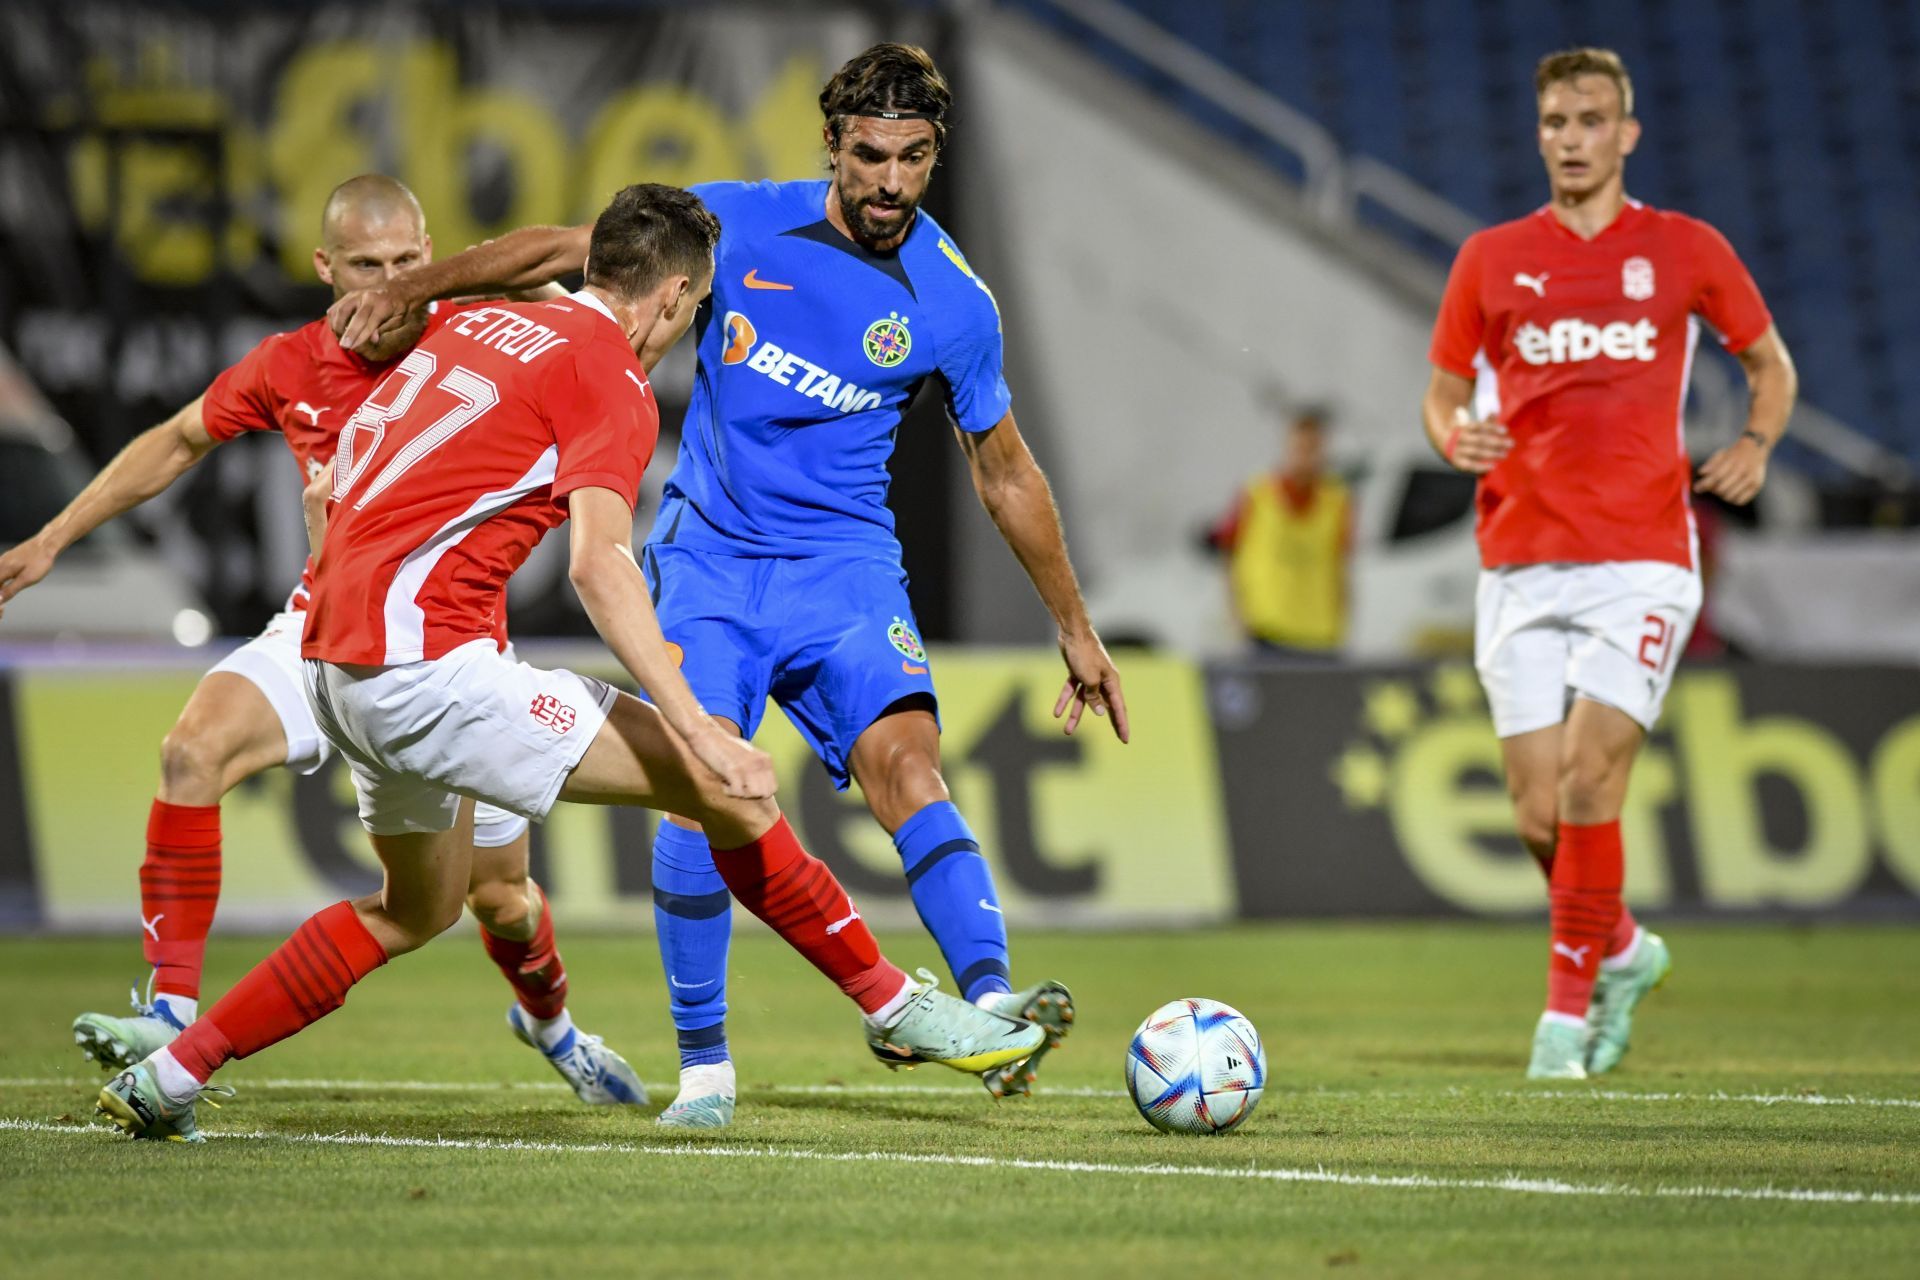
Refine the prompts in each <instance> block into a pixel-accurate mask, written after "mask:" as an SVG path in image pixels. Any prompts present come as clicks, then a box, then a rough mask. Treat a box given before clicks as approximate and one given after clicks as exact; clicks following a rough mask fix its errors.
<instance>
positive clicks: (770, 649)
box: [641, 543, 937, 790]
mask: <svg viewBox="0 0 1920 1280" xmlns="http://www.w3.org/2000/svg"><path fill="white" fill-rule="evenodd" d="M641 567H642V569H643V570H644V571H645V573H646V575H647V584H648V586H649V587H650V588H651V589H652V592H653V602H654V609H655V611H656V612H657V613H658V614H659V616H660V629H661V631H662V632H664V633H665V635H666V638H667V640H668V641H669V642H671V643H672V644H674V645H677V646H678V647H679V649H680V651H681V655H682V656H681V671H682V673H683V674H685V676H686V678H687V684H688V685H689V686H690V687H691V688H692V690H693V694H694V696H695V697H696V698H698V699H699V700H700V704H701V705H702V706H704V707H705V708H706V709H707V712H708V714H710V715H716V716H725V717H726V718H727V719H729V720H731V721H733V722H734V723H735V724H737V725H739V726H740V728H741V729H742V730H743V731H745V733H746V735H747V736H748V737H749V738H751V737H752V736H753V735H754V732H755V731H756V730H757V729H758V728H759V727H760V718H761V716H763V715H764V714H765V713H766V706H767V699H768V698H772V699H773V700H774V701H775V702H777V703H778V704H779V705H780V709H781V710H782V711H784V712H786V715H787V719H788V720H790V721H792V722H793V727H794V728H795V729H797V730H799V732H800V736H801V737H803V738H805V739H806V740H807V745H808V746H810V747H812V748H813V753H814V754H815V755H817V756H819V757H820V762H821V763H822V764H824V765H826V767H827V772H828V773H829V774H830V775H832V777H833V784H834V786H836V787H838V788H840V789H841V790H845V789H846V786H847V781H848V777H849V774H848V759H849V756H850V755H851V753H852V751H853V743H854V739H856V738H858V737H859V736H860V735H861V734H862V733H863V732H865V731H866V729H867V727H868V726H869V725H871V724H872V723H873V722H874V721H875V720H878V719H879V718H880V717H881V715H882V714H883V713H885V711H886V710H887V708H888V707H890V706H892V705H893V704H894V703H896V702H898V701H900V700H901V699H902V698H906V697H909V696H911V695H914V694H921V695H924V696H925V697H926V698H928V699H929V700H931V699H932V698H933V674H932V672H931V670H930V664H929V663H928V661H927V651H926V648H925V646H924V645H923V644H922V643H921V641H920V628H919V626H918V624H916V623H915V622H914V619H913V606H912V604H911V603H909V601H908V599H907V575H906V573H905V571H904V570H902V569H901V567H900V563H899V561H897V560H895V559H892V558H891V557H887V556H871V555H858V554H852V555H847V554H841V555H821V556H808V557H805V558H799V559H779V558H772V557H765V558H753V557H746V556H729V555H717V554H715V553H713V552H708V551H699V550H695V549H693V548H691V547H681V546H675V545H673V544H671V543H649V544H648V545H647V547H646V549H645V550H644V551H643V552H642V554H641ZM936 714H937V710H936Z"/></svg>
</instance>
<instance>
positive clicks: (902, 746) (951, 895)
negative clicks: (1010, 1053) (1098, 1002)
mask: <svg viewBox="0 0 1920 1280" xmlns="http://www.w3.org/2000/svg"><path fill="white" fill-rule="evenodd" d="M923 701H924V699H914V700H912V701H911V702H908V703H903V704H895V708H894V709H893V710H891V711H890V712H889V713H888V714H886V715H883V716H881V717H880V718H879V719H878V720H875V721H874V722H873V723H872V724H871V725H868V726H867V728H866V729H865V731H863V732H862V733H861V734H860V736H859V737H858V738H856V739H855V740H854V744H853V750H852V752H850V753H849V755H848V761H847V763H848V770H849V772H851V773H852V774H853V777H854V780H855V781H857V782H858V783H859V784H860V790H861V793H862V794H863V795H865V796H866V799H867V807H868V808H869V809H870V810H872V812H873V816H874V820H875V821H877V822H878V823H879V824H880V825H881V826H882V827H884V828H885V829H886V832H887V834H888V835H890V836H892V837H893V839H894V845H895V847H896V848H897V849H898V850H899V852H900V860H901V865H902V866H903V868H904V869H905V871H906V874H907V883H908V886H909V888H910V890H911V892H912V895H913V904H914V907H915V908H916V909H917V910H918V911H919V913H920V920H921V923H923V924H924V925H925V926H926V928H927V932H928V933H930V934H932V935H933V938H934V941H935V942H937V943H939V945H940V951H941V953H942V955H943V956H944V957H945V958H946V961H947V968H948V971H949V972H951V973H952V974H953V979H954V982H955V984H956V985H957V986H958V987H959V988H960V993H961V995H962V996H964V997H966V998H967V999H969V1000H972V1001H973V1002H974V1003H976V1004H978V1005H980V1006H981V1007H982V1008H985V1009H990V1010H993V1011H994V1012H997V1013H1003V1014H1006V1015H1008V1016H1009V1017H1015V1018H1022V1019H1025V1020H1027V1021H1030V1022H1034V1023H1037V1024H1039V1025H1041V1026H1042V1027H1044V1028H1045V1029H1046V1032H1047V1039H1046V1041H1045V1042H1044V1043H1043V1044H1041V1046H1040V1047H1039V1048H1038V1049H1037V1050H1036V1051H1035V1052H1034V1055H1033V1056H1032V1057H1031V1058H1028V1059H1026V1060H1025V1061H1023V1062H1016V1063H1009V1064H1008V1065H1007V1066H1005V1067H1002V1068H1000V1069H999V1070H997V1071H989V1072H987V1073H986V1074H985V1075H984V1076H982V1077H981V1078H982V1079H983V1080H984V1081H985V1083H986V1086H987V1090H988V1091H989V1092H990V1093H992V1094H993V1095H994V1096H995V1097H1005V1096H1007V1095H1009V1094H1017V1095H1025V1094H1030V1093H1031V1092H1032V1090H1033V1083H1034V1080H1035V1079H1036V1078H1037V1075H1038V1070H1039V1066H1040V1062H1041V1059H1043V1058H1044V1057H1045V1056H1046V1054H1047V1053H1048V1051H1049V1050H1052V1049H1056V1048H1058V1047H1059V1046H1060V1044H1061V1043H1062V1042H1063V1041H1064V1040H1065V1039H1066V1035H1067V1032H1068V1030H1069V1029H1070V1028H1071V1026H1072V1023H1073V1016H1074V1011H1073V996H1072V994H1071V993H1070V992H1069V991H1068V990H1067V988H1066V985H1065V984H1064V983H1061V982H1056V981H1051V980H1049V981H1045V982H1041V983H1040V984H1038V985H1037V986H1034V987H1031V988H1028V989H1027V990H1024V991H1017V992H1016V991H1014V990H1012V983H1011V982H1010V981H1009V973H1008V956H1007V930H1006V919H1005V917H1004V916H1003V915H1002V914H1001V910H1000V898H999V894H998V893H997V891H996V890H995V888H994V884H993V873H992V872H991V870H989V868H988V866H987V862H986V859H985V858H984V857H982V856H981V853H980V845H979V842H978V841H977V840H976V839H975V838H974V835H973V832H972V831H971V830H970V829H969V828H968V827H967V824H966V821H965V819H963V818H962V817H961V816H960V812H959V810H958V809H956V808H955V807H954V805H953V797H952V794H951V793H950V792H949V791H948V790H947V783H946V779H945V778H944V777H943V776H942V775H941V771H940V726H939V723H938V722H937V721H936V720H935V719H934V716H933V712H932V710H931V709H930V708H928V707H926V706H924V705H921V704H922V702H923Z"/></svg>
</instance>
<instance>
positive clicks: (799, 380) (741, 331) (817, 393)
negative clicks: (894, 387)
mask: <svg viewBox="0 0 1920 1280" xmlns="http://www.w3.org/2000/svg"><path fill="white" fill-rule="evenodd" d="M725 323H726V333H725V341H726V349H725V350H724V351H723V352H722V353H721V355H720V363H721V364H723V365H729V364H744V365H746V367H747V368H749V369H751V370H753V371H754V372H755V373H758V374H761V375H763V376H765V377H767V378H769V379H771V380H772V381H774V382H777V383H779V384H780V385H781V386H783V387H788V388H791V389H792V390H793V391H794V392H795V393H796V394H798V395H803V396H806V397H808V398H809V399H813V400H818V401H819V402H820V403H821V404H823V405H825V406H826V407H827V408H829V409H833V410H837V411H839V412H840V413H843V414H845V413H865V412H866V411H867V410H869V409H877V408H879V407H880V401H881V400H882V398H883V397H882V396H881V394H880V393H879V392H878V391H869V390H867V389H866V388H865V387H863V386H860V385H859V384H858V383H856V382H854V381H853V380H852V379H851V378H843V377H841V376H840V375H839V374H837V373H834V372H832V371H831V370H829V369H827V368H826V366H824V365H819V364H815V363H814V362H813V361H811V360H809V359H807V358H806V357H805V356H802V355H800V354H799V353H797V352H793V351H788V350H786V349H785V348H783V347H781V346H780V345H778V344H777V343H773V342H761V341H760V340H759V339H760V335H759V332H758V331H757V330H756V329H755V328H754V327H753V321H751V320H749V319H747V317H746V316H744V315H742V314H741V313H740V312H738V311H729V312H727V316H726V321H725Z"/></svg>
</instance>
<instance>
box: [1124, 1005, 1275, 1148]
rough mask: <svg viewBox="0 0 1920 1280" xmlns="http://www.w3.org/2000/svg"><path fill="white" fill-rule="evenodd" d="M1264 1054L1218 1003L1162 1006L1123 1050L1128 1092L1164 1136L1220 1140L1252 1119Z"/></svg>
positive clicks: (1246, 1025) (1234, 1013)
mask: <svg viewBox="0 0 1920 1280" xmlns="http://www.w3.org/2000/svg"><path fill="white" fill-rule="evenodd" d="M1266 1086H1267V1051H1266V1049H1264V1048H1263V1047H1262V1046H1261V1044H1260V1033H1259V1032H1258V1031H1255V1030H1254V1029H1253V1024H1252V1023H1251V1022H1248V1021H1247V1019H1246V1017H1245V1016H1244V1015H1242V1014H1241V1012H1240V1011H1239V1010H1238V1009H1235V1008H1233V1007H1232V1006H1231V1005H1224V1004H1221V1003H1220V1002H1219V1001H1218V1000H1175V1001H1172V1002H1171V1003H1168V1004H1163V1005H1161V1006H1160V1007H1159V1008H1158V1009H1155V1010H1154V1011H1153V1012H1152V1013H1151V1014H1149V1015H1148V1016H1147V1020H1146V1021H1145V1022H1143V1023H1141V1024H1140V1029H1139V1030H1138V1031H1136V1032H1134V1033H1133V1043H1132V1044H1129V1045H1128V1046H1127V1092H1128V1093H1130V1094H1132V1095H1133V1105H1134V1106H1136V1107H1138V1108H1140V1114H1141V1115H1143V1116H1145V1117H1146V1118H1147V1123H1148V1124H1150V1125H1152V1126H1153V1127H1154V1128H1156V1129H1164V1130H1166V1131H1167V1132H1168V1133H1225V1132H1226V1131H1227V1130H1229V1129H1231V1128H1233V1127H1234V1126H1235V1125H1238V1124H1239V1123H1241V1122H1242V1121H1243V1120H1245V1119H1246V1118H1247V1117H1248V1116H1250V1115H1252V1114H1253V1109H1254V1107H1255V1106H1256V1105H1258V1103H1259V1101H1260V1095H1261V1093H1262V1092H1264V1091H1265V1089H1266Z"/></svg>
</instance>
